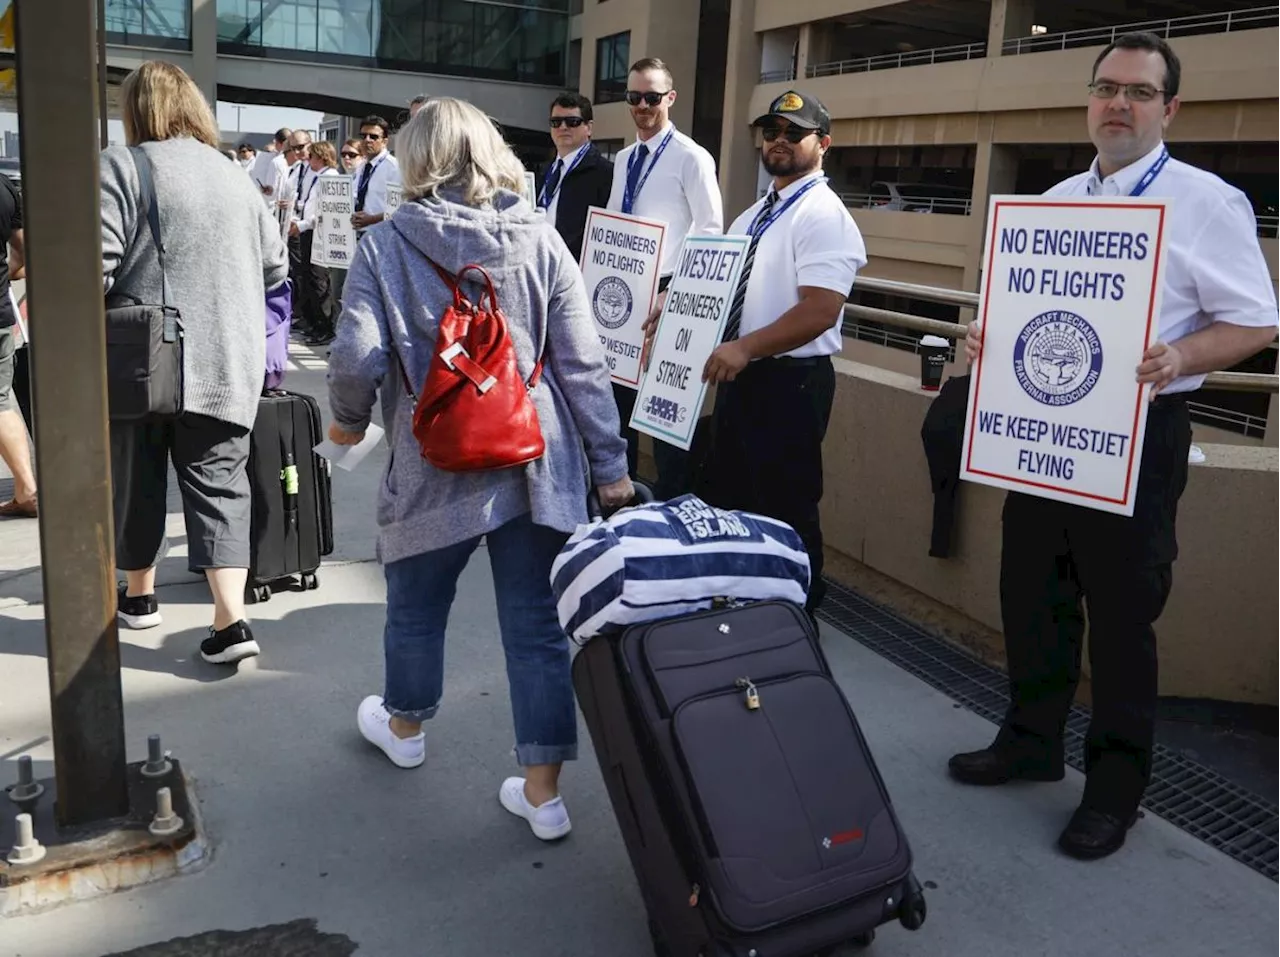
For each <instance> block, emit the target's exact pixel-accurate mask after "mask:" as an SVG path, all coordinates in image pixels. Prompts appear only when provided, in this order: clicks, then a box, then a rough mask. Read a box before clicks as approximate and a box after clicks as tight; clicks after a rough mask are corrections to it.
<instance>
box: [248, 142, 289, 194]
mask: <svg viewBox="0 0 1280 957" xmlns="http://www.w3.org/2000/svg"><path fill="white" fill-rule="evenodd" d="M288 172H289V164H288V162H287V161H286V160H285V158H284V154H283V153H279V152H277V153H269V152H266V151H265V150H264V151H263V152H261V153H259V154H258V158H257V159H256V160H255V161H254V164H253V169H252V170H251V171H250V173H249V176H250V178H252V179H253V181H254V183H255V184H256V185H257V186H258V190H259V192H261V191H262V190H263V189H266V188H268V187H270V189H271V195H270V196H268V195H266V194H265V193H264V194H263V196H262V201H263V202H264V203H266V204H267V205H268V206H272V207H274V206H275V204H276V200H277V199H279V198H280V196H279V190H280V183H281V181H282V180H284V178H285V176H286V175H287V174H288Z"/></svg>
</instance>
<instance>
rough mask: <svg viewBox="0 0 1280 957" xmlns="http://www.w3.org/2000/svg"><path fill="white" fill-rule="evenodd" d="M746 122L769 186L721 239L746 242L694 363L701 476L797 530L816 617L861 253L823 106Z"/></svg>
mask: <svg viewBox="0 0 1280 957" xmlns="http://www.w3.org/2000/svg"><path fill="white" fill-rule="evenodd" d="M754 125H755V126H758V127H760V129H761V132H762V133H763V144H762V146H761V156H762V159H763V160H764V168H765V171H766V172H767V173H769V174H770V175H771V176H772V177H773V184H772V185H771V186H770V188H769V191H768V193H766V194H765V197H764V198H763V199H762V200H760V201H759V202H757V203H756V204H755V205H754V206H752V207H751V208H750V209H748V210H747V211H746V212H745V213H743V214H742V215H741V216H739V217H738V218H737V219H736V220H735V221H734V223H733V225H732V226H730V227H729V232H728V235H729V236H748V237H750V242H749V244H748V245H747V247H746V251H745V252H744V253H743V256H742V264H741V274H740V276H739V279H738V283H737V288H736V289H735V290H734V293H733V296H732V298H731V300H730V303H729V312H728V318H727V320H726V322H725V328H724V335H723V337H722V342H721V344H720V345H719V346H718V347H717V348H716V349H715V351H714V352H712V353H711V356H710V358H709V359H708V360H707V361H706V364H705V366H704V368H703V369H702V378H703V380H704V381H706V382H709V383H717V384H718V385H719V390H718V393H717V396H716V405H715V413H714V419H713V423H712V435H713V438H712V445H711V452H710V454H709V455H708V456H707V458H706V461H705V462H704V463H703V465H702V474H701V475H700V476H699V479H698V483H697V484H698V488H699V491H700V492H701V494H702V496H703V498H705V499H706V501H707V502H708V503H710V504H712V505H718V506H720V507H721V508H728V509H743V510H746V511H749V512H757V513H759V514H761V515H767V516H769V517H770V518H776V519H778V520H779V521H783V522H786V523H787V524H789V525H790V526H791V527H792V528H794V529H795V530H796V532H797V533H798V534H799V535H800V538H801V539H802V540H803V541H804V544H805V549H806V550H807V551H808V553H809V565H810V569H811V571H812V582H811V584H810V587H809V600H808V603H807V609H808V611H809V613H810V614H813V612H814V610H815V609H816V608H817V607H818V605H819V604H820V603H821V601H822V598H823V595H824V593H825V591H826V588H825V586H824V585H823V582H822V565H823V561H822V527H821V525H820V524H819V520H818V502H819V501H820V500H821V499H822V440H823V438H824V437H825V436H826V433H827V423H828V422H829V421H830V418H831V403H832V400H833V398H834V397H835V369H834V368H833V366H832V363H831V357H832V356H833V355H836V354H837V353H839V352H840V348H841V345H842V338H841V332H840V326H841V323H842V321H843V319H844V303H845V299H846V298H847V297H848V295H849V291H850V290H851V289H852V288H853V280H854V277H855V276H856V275H857V273H858V270H859V269H860V268H862V267H863V266H864V265H866V262H867V253H866V247H865V246H864V245H863V242H862V234H861V233H860V232H859V231H858V227H857V225H855V224H854V221H853V217H852V216H851V215H850V214H849V210H848V209H846V208H845V205H844V203H843V202H842V201H841V199H840V197H839V196H837V195H836V193H835V191H834V190H832V189H831V187H830V186H828V185H827V179H826V177H825V176H824V175H823V173H822V158H823V157H824V156H825V155H826V152H827V150H828V149H830V148H831V137H830V135H829V134H830V131H831V116H830V114H828V113H827V109H826V107H825V106H823V105H822V103H820V102H819V101H818V99H817V98H816V97H813V96H809V95H801V94H800V93H797V92H795V91H794V90H792V91H788V92H787V93H784V94H783V95H782V96H780V97H778V98H777V99H776V100H774V101H773V103H772V104H770V106H769V112H768V113H766V114H765V115H763V116H761V117H759V118H758V119H756V121H755V123H754ZM668 308H670V306H669V304H668Z"/></svg>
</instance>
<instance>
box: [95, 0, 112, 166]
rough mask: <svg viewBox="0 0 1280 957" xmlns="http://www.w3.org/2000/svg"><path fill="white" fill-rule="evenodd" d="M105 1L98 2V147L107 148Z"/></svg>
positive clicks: (108, 141)
mask: <svg viewBox="0 0 1280 957" xmlns="http://www.w3.org/2000/svg"><path fill="white" fill-rule="evenodd" d="M110 142H111V141H110V140H109V139H108V138H107V0H98V145H99V146H100V147H101V148H102V149H104V150H105V149H106V148H107V144H108V143H110Z"/></svg>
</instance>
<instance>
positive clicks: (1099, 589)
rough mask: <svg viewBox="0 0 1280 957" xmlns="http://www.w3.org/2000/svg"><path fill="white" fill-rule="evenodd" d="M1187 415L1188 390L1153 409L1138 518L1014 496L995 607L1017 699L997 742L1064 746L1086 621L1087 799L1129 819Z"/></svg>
mask: <svg viewBox="0 0 1280 957" xmlns="http://www.w3.org/2000/svg"><path fill="white" fill-rule="evenodd" d="M1190 445H1191V421H1190V417H1189V414H1188V410H1187V404H1186V401H1185V399H1184V398H1183V397H1181V396H1177V395H1175V396H1161V397H1159V398H1157V400H1156V401H1155V403H1154V404H1153V405H1152V407H1151V409H1150V413H1149V416H1148V419H1147V433H1146V444H1145V446H1144V448H1143V454H1142V464H1141V471H1140V472H1139V479H1138V492H1137V498H1136V501H1135V506H1134V514H1133V517H1132V518H1129V517H1125V516H1123V515H1114V514H1111V513H1109V512H1101V511H1097V510H1095V509H1089V508H1082V507H1080V506H1078V505H1072V504H1067V503H1065V502H1056V501H1052V500H1049V499H1044V498H1038V497H1033V496H1029V495H1020V494H1017V493H1010V494H1009V497H1008V499H1006V501H1005V506H1004V550H1003V553H1002V555H1001V561H1000V607H1001V614H1002V617H1003V620H1004V635H1005V650H1006V653H1007V655H1008V662H1009V690H1010V697H1011V699H1012V705H1011V707H1010V709H1009V713H1008V715H1007V716H1006V718H1005V723H1004V727H1003V728H1002V729H1001V732H1000V739H998V740H1004V741H1011V740H1014V739H1019V740H1021V741H1023V742H1024V743H1031V744H1034V743H1037V742H1038V743H1039V744H1040V745H1042V746H1043V748H1044V749H1045V752H1046V754H1052V755H1057V754H1059V753H1061V750H1062V741H1063V734H1064V730H1065V726H1066V720H1067V714H1068V712H1069V711H1070V708H1071V703H1072V700H1073V698H1074V696H1075V691H1076V685H1077V683H1078V682H1079V679H1080V656H1081V646H1082V644H1083V638H1084V633H1085V625H1086V622H1087V625H1088V633H1089V663H1090V666H1091V681H1092V691H1093V715H1092V720H1091V721H1090V724H1089V732H1088V737H1087V740H1086V746H1085V765H1086V770H1087V772H1088V781H1087V784H1086V786H1085V794H1084V802H1083V803H1084V804H1085V805H1086V806H1088V807H1092V808H1094V809H1096V810H1100V811H1104V812H1107V813H1110V814H1114V815H1115V816H1117V817H1120V818H1122V819H1125V818H1127V817H1128V816H1129V815H1131V814H1132V813H1133V812H1134V811H1136V810H1137V807H1138V804H1139V802H1140V801H1141V799H1142V793H1143V791H1144V790H1145V789H1146V786H1147V783H1148V781H1149V780H1150V778H1151V751H1152V745H1153V738H1154V732H1155V713H1156V699H1157V693H1158V662H1157V655H1156V636H1155V630H1154V629H1153V627H1152V625H1153V623H1154V622H1155V621H1156V619H1158V618H1159V617H1160V613H1161V612H1162V611H1163V610H1164V605H1165V601H1166V600H1167V599H1168V597H1169V591H1170V587H1171V585H1172V581H1173V562H1174V559H1175V558H1176V557H1177V539H1176V535H1175V523H1176V519H1177V511H1178V499H1179V498H1180V497H1181V495H1182V492H1183V489H1185V488H1186V484H1187V454H1188V451H1189V448H1190Z"/></svg>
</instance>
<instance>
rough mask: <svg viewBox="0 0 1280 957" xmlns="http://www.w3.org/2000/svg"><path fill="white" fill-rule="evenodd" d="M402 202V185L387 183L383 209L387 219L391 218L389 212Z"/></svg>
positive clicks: (393, 210) (397, 207) (398, 206)
mask: <svg viewBox="0 0 1280 957" xmlns="http://www.w3.org/2000/svg"><path fill="white" fill-rule="evenodd" d="M403 202H404V187H403V186H401V185H400V184H399V183H388V184H387V202H386V208H385V209H384V211H383V214H384V216H385V217H386V218H387V219H390V218H391V214H392V213H394V212H395V211H396V210H397V209H399V208H400V204H401V203H403Z"/></svg>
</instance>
